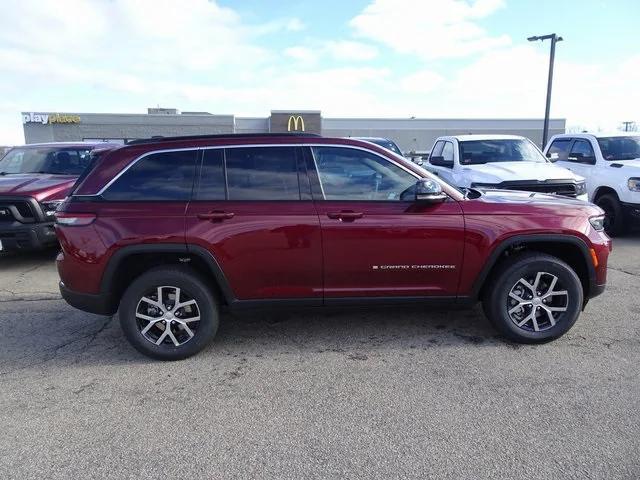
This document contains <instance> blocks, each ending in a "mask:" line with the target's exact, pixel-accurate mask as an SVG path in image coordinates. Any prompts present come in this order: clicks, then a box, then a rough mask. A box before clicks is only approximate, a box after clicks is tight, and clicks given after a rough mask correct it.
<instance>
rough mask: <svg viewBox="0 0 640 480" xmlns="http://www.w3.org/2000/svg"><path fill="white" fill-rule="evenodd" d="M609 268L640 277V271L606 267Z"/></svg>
mask: <svg viewBox="0 0 640 480" xmlns="http://www.w3.org/2000/svg"><path fill="white" fill-rule="evenodd" d="M608 268H609V270H614V271H616V272H622V273H626V274H627V275H633V276H634V277H640V273H635V272H630V271H629V270H625V269H623V268H615V267H608Z"/></svg>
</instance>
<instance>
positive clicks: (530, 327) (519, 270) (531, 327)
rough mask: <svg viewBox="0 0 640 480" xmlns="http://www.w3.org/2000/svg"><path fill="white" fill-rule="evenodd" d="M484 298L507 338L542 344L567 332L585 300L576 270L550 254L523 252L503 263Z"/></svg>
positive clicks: (488, 315)
mask: <svg viewBox="0 0 640 480" xmlns="http://www.w3.org/2000/svg"><path fill="white" fill-rule="evenodd" d="M493 280H494V282H493V285H494V287H492V288H491V290H490V292H488V294H487V295H486V296H485V298H484V300H483V307H484V311H485V314H486V315H487V317H488V318H489V320H490V321H491V322H492V323H493V325H494V326H495V327H496V329H498V330H499V331H500V332H501V333H502V334H503V335H504V336H505V337H507V338H509V339H510V340H513V341H516V342H519V343H542V342H547V341H550V340H553V339H555V338H558V337H560V336H562V335H563V334H564V333H566V332H567V331H568V330H569V329H570V328H571V327H572V326H573V324H574V323H575V322H576V320H577V319H578V315H579V314H580V309H581V307H582V302H583V291H582V284H581V283H580V279H579V278H578V275H577V274H576V272H575V271H574V270H573V269H572V268H571V267H570V266H569V265H567V264H566V263H565V262H563V261H562V260H560V259H558V258H556V257H553V256H551V255H545V254H540V253H524V254H521V255H518V256H515V257H513V258H511V259H509V260H507V261H506V263H504V264H503V265H502V266H501V267H500V269H499V270H498V272H497V273H496V275H495V276H494V277H493Z"/></svg>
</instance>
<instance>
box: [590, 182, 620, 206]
mask: <svg viewBox="0 0 640 480" xmlns="http://www.w3.org/2000/svg"><path fill="white" fill-rule="evenodd" d="M610 193H612V194H614V195H615V196H616V198H618V199H619V198H620V197H619V196H618V192H617V191H616V189H615V188H613V187H609V186H607V185H601V186H599V187H598V188H596V190H595V192H593V201H594V202H596V201H597V200H598V199H599V198H600V197H601V196H603V195H607V194H610Z"/></svg>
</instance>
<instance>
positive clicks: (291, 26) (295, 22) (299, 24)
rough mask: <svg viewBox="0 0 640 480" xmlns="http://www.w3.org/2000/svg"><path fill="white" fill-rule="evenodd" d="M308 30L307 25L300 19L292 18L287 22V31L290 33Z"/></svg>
mask: <svg viewBox="0 0 640 480" xmlns="http://www.w3.org/2000/svg"><path fill="white" fill-rule="evenodd" d="M305 28H306V25H305V24H304V23H303V21H302V20H300V19H299V18H292V19H290V20H289V21H288V22H287V25H286V29H287V30H289V31H290V32H300V31H302V30H304V29H305Z"/></svg>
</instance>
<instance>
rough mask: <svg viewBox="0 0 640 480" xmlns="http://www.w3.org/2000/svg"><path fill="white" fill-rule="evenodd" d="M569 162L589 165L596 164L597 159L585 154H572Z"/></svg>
mask: <svg viewBox="0 0 640 480" xmlns="http://www.w3.org/2000/svg"><path fill="white" fill-rule="evenodd" d="M568 160H569V161H570V162H577V163H588V164H591V165H593V164H595V163H596V157H592V156H589V157H585V155H584V154H583V153H572V154H571V155H569V158H568Z"/></svg>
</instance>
